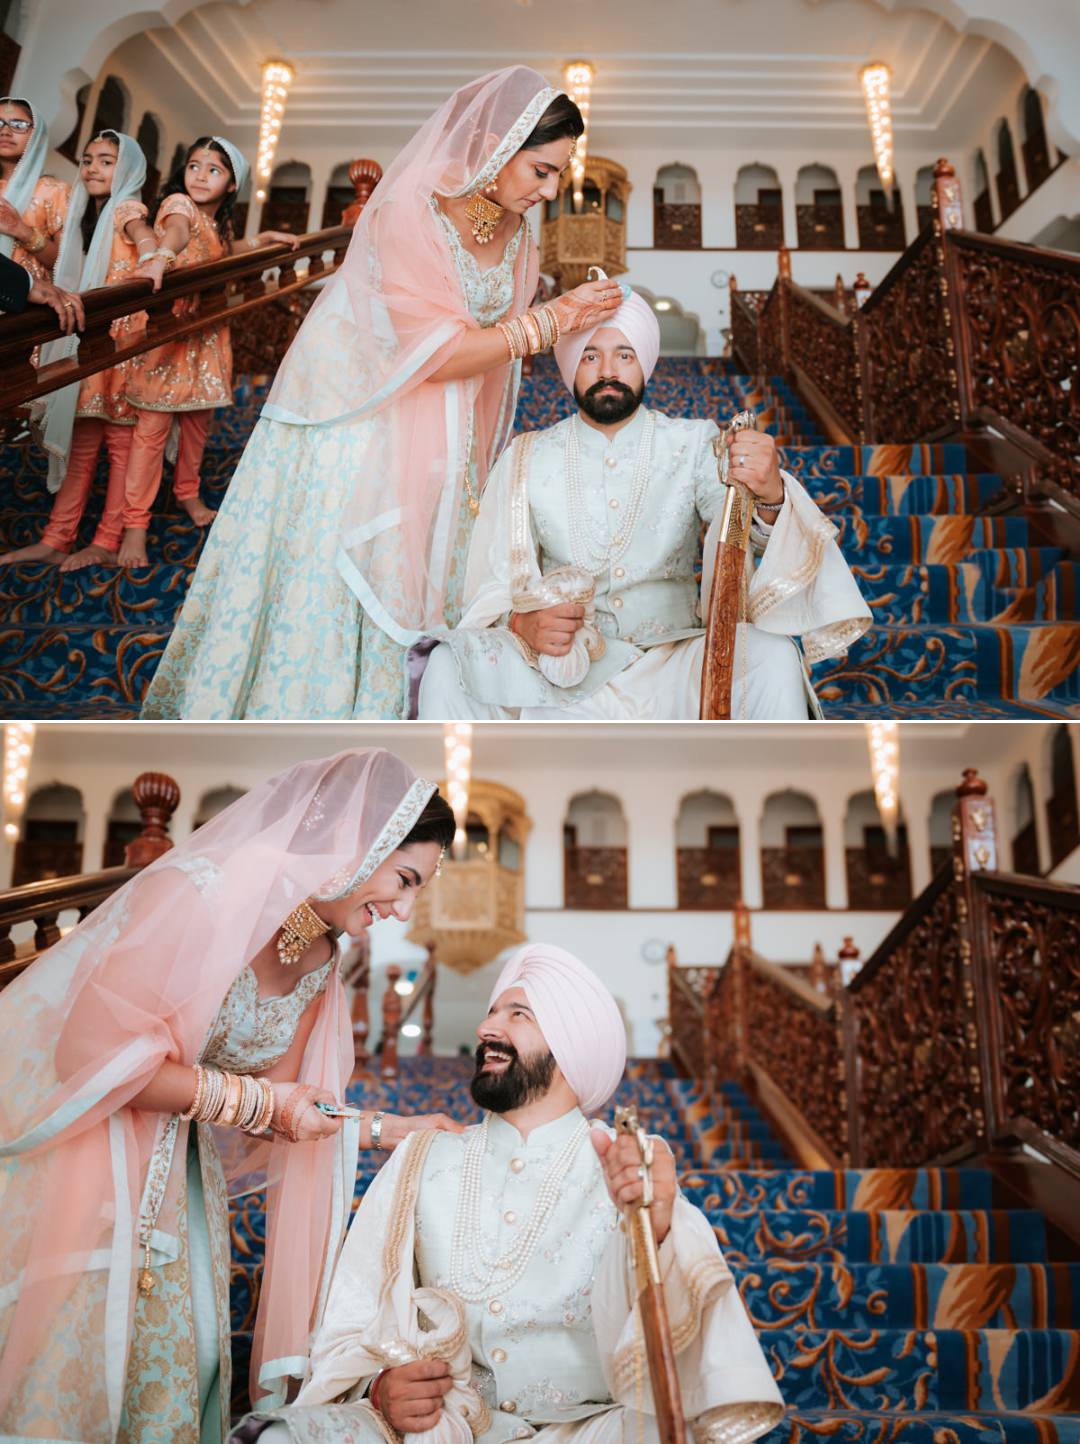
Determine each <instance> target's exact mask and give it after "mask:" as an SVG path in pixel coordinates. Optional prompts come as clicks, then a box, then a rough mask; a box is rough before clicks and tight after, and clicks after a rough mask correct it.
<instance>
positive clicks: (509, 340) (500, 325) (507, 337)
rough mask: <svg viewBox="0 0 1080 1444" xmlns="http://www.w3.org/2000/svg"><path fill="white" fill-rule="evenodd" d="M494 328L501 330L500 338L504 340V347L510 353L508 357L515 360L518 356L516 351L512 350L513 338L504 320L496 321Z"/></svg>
mask: <svg viewBox="0 0 1080 1444" xmlns="http://www.w3.org/2000/svg"><path fill="white" fill-rule="evenodd" d="M495 329H496V330H497V331H501V332H502V338H503V340H504V341H505V342H506V349H507V351H508V352H509V353H510V358H509V359H510V360H511V361H516V360H517V359H518V357H517V352H516V351H515V350H514V338H513V336H512V335H511V333H510V328H509V326H508V325H507V324H506V322H505V321H496V323H495Z"/></svg>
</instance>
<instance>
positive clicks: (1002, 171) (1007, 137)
mask: <svg viewBox="0 0 1080 1444" xmlns="http://www.w3.org/2000/svg"><path fill="white" fill-rule="evenodd" d="M994 141H995V146H996V149H997V196H998V209H999V210H1000V211H1001V219H1002V220H1003V221H1005V220H1008V218H1009V216H1011V215H1012V213H1013V211H1015V210H1016V208H1017V206H1018V205H1019V204H1020V173H1019V171H1018V170H1017V166H1016V148H1015V146H1014V145H1013V135H1012V126H1010V124H1009V122H1008V121H1007V120H999V121H998V124H997V131H996V133H995V136H994Z"/></svg>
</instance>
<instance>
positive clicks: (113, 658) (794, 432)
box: [0, 357, 1080, 719]
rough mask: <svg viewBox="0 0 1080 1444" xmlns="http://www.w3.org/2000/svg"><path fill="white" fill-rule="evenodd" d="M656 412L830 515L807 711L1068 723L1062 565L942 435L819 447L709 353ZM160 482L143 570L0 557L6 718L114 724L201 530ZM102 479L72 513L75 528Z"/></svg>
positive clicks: (28, 498) (20, 522)
mask: <svg viewBox="0 0 1080 1444" xmlns="http://www.w3.org/2000/svg"><path fill="white" fill-rule="evenodd" d="M264 399H265V389H264V388H261V387H260V388H255V387H252V386H251V385H248V384H241V386H240V387H239V388H238V391H237V405H236V406H235V407H234V408H233V409H232V410H230V411H225V412H220V413H219V414H218V417H217V419H216V421H215V425H214V430H213V433H212V437H211V442H210V446H209V448H208V450H207V455H206V460H205V463H204V466H203V496H204V499H205V500H206V501H207V502H208V503H209V504H210V505H214V504H215V502H220V499H221V497H222V495H223V493H224V491H225V489H226V488H227V486H228V483H229V479H230V477H231V475H232V473H233V471H234V469H235V466H236V462H237V459H238V457H239V456H240V454H241V452H242V451H243V448H244V444H245V442H246V440H247V437H248V435H249V434H250V431H251V427H252V425H253V424H254V420H255V418H256V416H257V415H258V412H259V409H260V407H261V405H262V402H263V400H264ZM647 399H648V401H649V403H650V404H651V405H653V406H655V407H657V408H658V409H661V410H664V411H667V412H669V413H671V414H682V415H688V416H700V417H718V418H721V419H723V418H726V417H728V416H730V415H732V414H733V413H734V412H735V411H736V410H740V409H742V408H744V407H747V406H750V407H753V408H754V409H755V410H757V411H758V412H759V413H760V414H761V415H762V416H763V417H764V418H765V424H766V425H767V427H768V429H769V430H771V431H773V432H774V433H775V434H776V435H777V437H778V440H779V441H780V444H781V447H782V452H783V462H784V465H785V466H786V467H787V468H788V469H789V470H790V471H792V472H793V473H794V474H795V475H797V476H798V477H799V478H800V480H801V481H802V482H803V483H804V485H805V486H806V487H807V489H808V490H809V491H810V493H811V495H812V496H813V497H814V498H815V499H816V500H817V502H818V504H819V505H820V506H821V507H822V509H823V510H824V511H825V512H826V513H827V514H828V515H829V516H830V517H831V518H832V520H833V521H834V522H835V523H836V526H837V527H838V529H839V533H840V545H841V547H842V549H843V552H844V554H845V556H846V557H847V559H848V561H849V562H850V564H851V566H852V568H853V570H854V572H855V575H856V577H857V578H858V581H859V584H860V586H861V587H862V589H863V593H864V595H865V596H866V598H867V601H868V602H869V604H870V607H871V609H872V611H873V613H874V625H873V626H872V627H871V629H870V631H869V632H868V633H867V634H866V636H865V637H863V638H862V639H861V640H860V641H859V642H858V643H856V645H855V646H854V647H853V648H852V649H851V651H850V652H849V653H848V655H847V656H846V657H845V658H839V659H834V660H831V661H828V662H823V663H820V664H818V665H817V666H815V668H814V670H813V680H814V686H815V688H816V690H817V693H818V696H819V697H820V699H821V702H822V705H823V707H824V710H825V713H826V715H827V716H829V717H836V718H872V717H899V718H909V717H933V718H946V717H959V718H968V719H972V718H996V717H1002V718H1006V717H1072V716H1080V624H1078V622H1077V620H1076V619H1077V616H1078V611H1077V607H1078V593H1080V581H1078V578H1080V567H1078V564H1077V563H1075V562H1073V561H1071V560H1070V559H1069V558H1068V557H1067V555H1066V553H1065V552H1064V551H1063V550H1062V549H1061V548H1059V547H1053V546H1045V545H1039V544H1038V543H1037V541H1036V539H1035V538H1034V537H1033V536H1032V535H1031V533H1030V528H1029V524H1028V521H1027V520H1026V518H1024V517H1023V516H1020V515H1006V516H1000V515H999V516H986V515H981V514H980V513H981V512H983V511H985V509H986V507H987V504H988V503H989V502H990V501H991V499H992V498H994V497H995V496H997V495H998V494H999V493H1000V492H1001V491H1002V481H1001V478H1000V477H998V476H996V475H986V474H980V473H979V472H978V471H976V470H973V469H971V467H970V466H969V462H968V457H967V452H966V450H965V448H964V447H962V446H956V445H948V444H944V445H915V446H911V445H896V446H878V447H871V446H862V447H859V446H833V445H828V444H827V443H826V442H825V441H824V440H823V438H822V437H821V436H820V435H819V434H818V433H817V431H816V430H815V428H814V425H813V422H812V420H811V419H810V417H809V415H808V413H807V411H806V408H805V407H804V406H803V405H802V403H801V402H800V401H799V399H798V397H797V396H795V394H794V393H793V392H792V391H791V390H790V389H789V388H788V387H787V386H786V385H785V384H784V383H783V382H780V381H775V382H771V383H769V385H768V386H767V387H766V389H765V390H764V391H761V390H758V389H756V387H755V385H754V384H753V382H752V381H751V380H750V378H748V377H743V376H738V375H736V374H734V373H732V372H731V371H730V370H728V369H727V367H726V365H725V363H723V362H712V361H702V360H695V359H690V358H675V357H672V358H666V359H663V360H662V361H661V362H660V365H659V367H658V369H657V372H656V374H655V376H654V377H653V379H652V381H651V383H650V386H649V390H648V392H647ZM570 407H571V401H570V397H569V395H568V393H567V392H566V391H565V389H564V388H563V386H562V383H561V382H560V380H559V378H558V374H557V372H556V371H555V369H554V366H553V364H552V363H551V362H550V361H549V360H546V359H544V358H542V359H541V360H540V361H538V363H537V365H536V367H535V369H534V371H533V373H532V375H531V376H530V377H528V378H526V381H525V383H524V387H523V391H522V398H521V404H520V406H519V411H518V427H519V429H522V430H527V429H534V428H536V427H539V426H547V425H550V424H551V423H552V422H554V421H557V420H559V419H560V418H561V417H563V416H565V415H567V414H568V412H569V410H570ZM44 476H45V462H44V456H43V455H42V453H41V452H40V451H38V450H37V449H36V448H34V447H32V446H29V445H28V446H24V447H14V446H9V447H7V448H5V449H2V450H0V542H2V545H3V546H4V547H5V548H6V547H16V546H22V545H25V544H26V543H29V542H32V541H36V540H37V539H38V538H39V537H40V535H41V532H42V530H43V528H44V525H45V520H46V517H47V515H48V508H49V503H50V498H49V496H48V494H47V492H46V489H45V483H44ZM167 483H168V470H167V471H166V485H165V487H163V495H162V497H161V499H160V509H159V510H158V512H157V513H156V514H155V516H154V518H153V521H152V525H151V529H150V536H149V552H150V558H151V565H150V566H149V567H148V568H145V569H142V570H139V571H134V572H128V573H118V572H117V571H116V570H115V569H109V568H100V569H98V568H95V569H89V570H87V571H84V572H79V573H72V574H68V575H66V576H61V575H60V574H59V573H58V572H57V571H56V570H55V568H52V567H46V566H42V565H40V564H37V565H35V564H23V565H20V566H6V567H3V568H0V703H2V705H3V706H4V707H5V708H6V709H7V712H8V715H20V716H25V717H29V718H47V717H57V718H64V717H102V718H107V717H130V716H133V715H136V714H137V712H138V709H139V704H140V701H141V698H142V694H143V692H144V690H145V687H146V685H147V682H148V681H149V678H150V677H151V676H152V674H153V671H154V668H155V667H156V665H157V662H158V659H159V657H160V656H161V653H162V651H163V649H164V646H165V643H166V641H167V639H168V635H169V631H170V629H171V627H172V625H173V622H174V620H175V617H176V614H177V612H178V611H179V608H180V606H181V605H182V603H183V598H184V595H185V592H186V589H187V585H188V582H189V580H190V577H191V575H192V572H193V569H194V567H195V564H196V562H197V561H198V556H199V551H200V548H201V545H202V535H201V533H199V531H198V530H197V529H196V528H195V527H194V526H192V525H191V523H190V522H189V521H188V519H187V518H186V517H185V516H183V515H182V514H178V512H177V510H176V508H175V505H174V503H173V502H172V500H171V494H170V491H169V487H168V484H167ZM103 490H104V476H103V475H102V476H101V477H99V481H98V490H97V496H96V498H95V500H94V501H92V504H91V506H90V507H89V508H88V514H87V518H86V520H85V523H84V533H83V537H82V539H83V540H88V539H89V537H90V535H91V533H92V529H93V524H94V519H95V517H96V515H97V512H98V510H99V507H100V496H101V495H102V494H103Z"/></svg>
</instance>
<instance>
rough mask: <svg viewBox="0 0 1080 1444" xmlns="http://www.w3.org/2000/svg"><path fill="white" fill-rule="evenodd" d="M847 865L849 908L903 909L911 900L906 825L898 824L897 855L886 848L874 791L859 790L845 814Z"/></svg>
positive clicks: (851, 798)
mask: <svg viewBox="0 0 1080 1444" xmlns="http://www.w3.org/2000/svg"><path fill="white" fill-rule="evenodd" d="M844 865H845V868H846V871H847V887H848V907H849V908H852V909H857V910H859V911H864V912H883V911H888V912H892V911H900V910H901V909H903V908H905V907H907V905H908V903H909V902H910V901H911V858H910V853H909V850H908V836H907V827H906V826H905V824H904V822H903V821H900V823H899V825H898V827H897V838H896V854H895V856H893V855H892V854H891V853H890V852H889V851H888V847H887V841H886V836H885V829H884V827H883V826H882V823H881V816H880V814H879V812H878V806H877V800H876V798H875V797H874V794H873V792H870V791H866V792H856V793H855V794H854V795H853V796H852V797H850V798H849V799H848V805H847V811H846V813H845V815H844Z"/></svg>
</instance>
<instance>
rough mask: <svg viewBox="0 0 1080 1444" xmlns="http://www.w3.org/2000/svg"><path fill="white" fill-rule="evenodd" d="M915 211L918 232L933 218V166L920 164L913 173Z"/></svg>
mask: <svg viewBox="0 0 1080 1444" xmlns="http://www.w3.org/2000/svg"><path fill="white" fill-rule="evenodd" d="M915 213H916V217H917V219H918V224H919V232H920V234H921V233H922V232H923V231H925V230H926V228H927V226H928V225H930V224H931V223H932V222H933V219H934V167H933V166H932V165H924V166H921V167H920V169H919V170H918V172H917V173H916V175H915Z"/></svg>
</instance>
